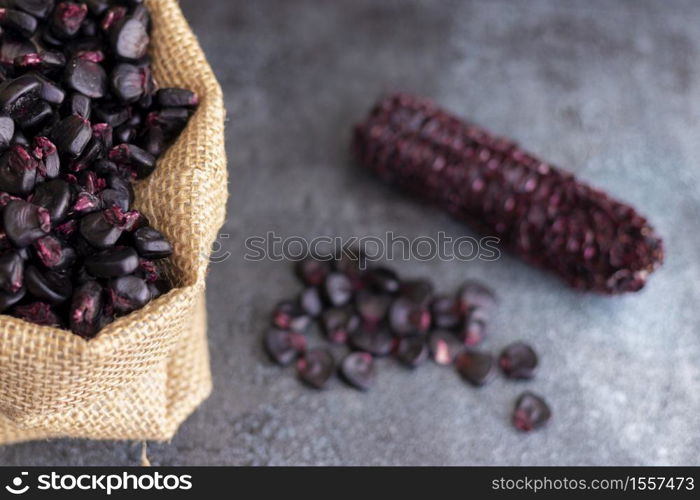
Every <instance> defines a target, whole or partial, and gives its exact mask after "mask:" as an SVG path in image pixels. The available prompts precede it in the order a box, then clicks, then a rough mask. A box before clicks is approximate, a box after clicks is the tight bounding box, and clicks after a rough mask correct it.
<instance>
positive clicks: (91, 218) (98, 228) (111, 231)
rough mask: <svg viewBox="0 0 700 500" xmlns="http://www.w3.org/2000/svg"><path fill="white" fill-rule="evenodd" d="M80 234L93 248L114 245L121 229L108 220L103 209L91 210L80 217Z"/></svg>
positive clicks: (120, 233)
mask: <svg viewBox="0 0 700 500" xmlns="http://www.w3.org/2000/svg"><path fill="white" fill-rule="evenodd" d="M80 234H81V235H82V236H83V238H85V240H86V241H87V242H88V243H90V245H92V246H93V247H95V248H100V249H104V248H109V247H111V246H114V244H115V243H116V242H117V240H118V239H119V237H120V236H121V235H122V229H120V228H119V227H117V226H115V225H114V224H112V223H111V222H109V221H108V218H107V217H106V216H105V211H102V212H93V213H91V214H89V215H86V216H85V217H83V218H82V219H80Z"/></svg>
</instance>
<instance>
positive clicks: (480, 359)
mask: <svg viewBox="0 0 700 500" xmlns="http://www.w3.org/2000/svg"><path fill="white" fill-rule="evenodd" d="M454 362H455V366H456V367H457V371H458V372H459V374H460V375H461V376H462V378H464V380H466V381H467V382H469V383H470V384H472V385H474V386H477V387H478V386H482V385H485V384H487V383H488V382H490V381H491V379H493V377H494V374H495V372H496V370H495V366H496V363H495V362H494V360H493V356H491V355H490V354H489V353H485V352H479V351H464V352H463V353H461V354H459V355H458V356H457V358H455V361H454Z"/></svg>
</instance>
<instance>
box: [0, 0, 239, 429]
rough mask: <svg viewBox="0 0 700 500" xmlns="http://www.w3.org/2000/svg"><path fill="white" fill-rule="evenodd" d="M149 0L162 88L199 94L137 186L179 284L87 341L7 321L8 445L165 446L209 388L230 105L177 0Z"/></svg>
mask: <svg viewBox="0 0 700 500" xmlns="http://www.w3.org/2000/svg"><path fill="white" fill-rule="evenodd" d="M147 3H148V6H149V7H150V9H151V13H152V16H153V23H154V30H153V40H152V55H153V59H154V69H155V75H156V78H157V80H158V83H159V84H160V85H161V86H179V87H184V88H188V89H192V90H194V91H196V92H197V93H198V94H199V95H200V97H201V105H200V107H199V109H198V110H197V112H196V113H195V114H194V116H193V117H192V119H191V120H190V123H189V125H188V126H187V128H186V130H185V131H184V132H183V133H182V135H181V136H180V138H179V139H178V141H177V143H176V144H175V145H173V146H172V147H171V148H170V149H169V150H168V152H167V153H166V154H165V155H164V156H163V157H162V158H161V160H160V161H159V163H158V168H157V169H156V171H155V173H154V174H153V175H152V176H151V177H150V178H148V179H147V180H145V181H143V182H142V183H141V184H140V185H139V186H138V187H137V199H138V205H139V207H138V208H140V209H141V210H142V211H143V212H145V213H146V214H147V215H148V217H149V219H150V220H151V221H152V223H153V226H154V227H156V228H158V229H159V230H161V231H163V232H164V233H165V234H166V235H167V236H168V237H169V238H170V240H171V241H173V242H174V250H175V251H174V256H173V258H172V259H171V260H170V262H169V263H168V264H169V268H170V271H169V273H170V277H171V279H173V281H174V283H175V286H176V288H175V289H173V290H172V291H171V292H169V293H168V294H166V295H164V296H162V297H160V298H158V299H157V300H155V301H153V302H151V303H150V304H148V305H147V306H146V307H145V308H143V309H142V310H140V311H136V312H134V313H132V314H130V315H128V316H125V317H123V318H120V319H119V320H117V321H115V322H114V323H112V324H111V325H109V326H107V327H106V328H104V329H103V330H102V331H101V332H100V333H99V334H98V336H97V337H96V338H94V339H92V340H90V341H85V340H83V339H82V338H80V337H78V336H77V335H74V334H72V333H71V332H69V331H65V330H59V329H56V328H48V327H42V326H37V325H34V324H30V323H27V322H25V321H22V320H19V319H16V318H12V317H9V316H0V443H10V442H16V441H22V440H28V439H37V438H46V437H58V436H72V437H85V438H93V439H153V440H167V439H170V438H171V437H172V436H173V435H174V433H175V431H176V430H177V428H178V426H179V425H180V423H182V421H183V420H184V419H185V418H186V417H187V416H188V415H189V414H190V413H191V412H192V411H193V410H194V409H195V408H196V407H197V405H199V403H201V402H202V400H204V399H205V398H206V397H207V396H208V395H209V392H210V391H211V374H210V372H209V359H208V351H207V343H206V318H205V306H204V279H205V274H206V271H207V264H208V255H209V252H210V248H211V245H212V243H213V241H214V239H215V237H216V234H217V231H218V229H219V228H220V227H221V225H222V223H223V220H224V211H225V203H226V197H227V191H226V183H227V179H226V158H225V151H224V107H223V99H222V95H221V88H220V87H219V85H218V83H217V81H216V79H215V77H214V74H213V73H212V71H211V68H210V67H209V65H208V64H207V62H206V60H205V57H204V54H203V53H202V50H201V49H200V47H199V45H198V44H197V40H196V39H195V37H194V35H193V34H192V32H191V31H190V29H189V27H188V26H187V22H186V21H185V19H184V17H183V15H182V12H181V11H180V8H179V7H178V5H177V2H176V1H175V0H148V1H147Z"/></svg>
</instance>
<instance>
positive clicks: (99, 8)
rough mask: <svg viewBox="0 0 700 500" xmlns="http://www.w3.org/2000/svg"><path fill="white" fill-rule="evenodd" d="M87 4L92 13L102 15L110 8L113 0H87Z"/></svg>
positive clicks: (97, 15) (96, 15)
mask: <svg viewBox="0 0 700 500" xmlns="http://www.w3.org/2000/svg"><path fill="white" fill-rule="evenodd" d="M85 4H86V5H87V6H88V9H90V14H92V15H93V16H95V17H100V16H101V15H102V14H104V13H105V12H107V10H108V9H109V7H110V4H111V0H85Z"/></svg>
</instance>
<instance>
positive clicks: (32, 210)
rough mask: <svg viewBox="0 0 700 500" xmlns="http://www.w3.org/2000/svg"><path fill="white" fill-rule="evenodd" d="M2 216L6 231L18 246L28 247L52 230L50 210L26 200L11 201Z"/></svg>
mask: <svg viewBox="0 0 700 500" xmlns="http://www.w3.org/2000/svg"><path fill="white" fill-rule="evenodd" d="M2 216H3V217H2V220H3V223H4V225H5V233H6V234H7V237H8V238H9V239H10V241H11V242H12V244H13V245H15V246H16V247H20V248H21V247H26V246H27V245H29V244H31V243H32V242H33V241H35V240H37V239H39V238H41V237H42V236H44V235H46V234H47V233H48V232H49V231H50V230H51V218H50V216H49V212H48V211H47V210H46V209H45V208H42V207H39V206H36V205H34V204H32V203H27V202H26V201H21V200H13V201H11V202H10V203H8V204H7V206H6V207H5V209H4V210H3V213H2Z"/></svg>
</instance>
